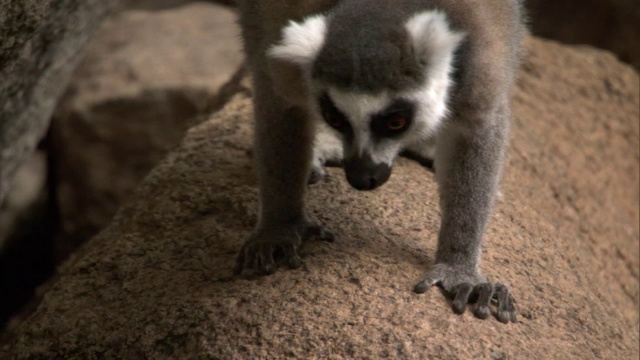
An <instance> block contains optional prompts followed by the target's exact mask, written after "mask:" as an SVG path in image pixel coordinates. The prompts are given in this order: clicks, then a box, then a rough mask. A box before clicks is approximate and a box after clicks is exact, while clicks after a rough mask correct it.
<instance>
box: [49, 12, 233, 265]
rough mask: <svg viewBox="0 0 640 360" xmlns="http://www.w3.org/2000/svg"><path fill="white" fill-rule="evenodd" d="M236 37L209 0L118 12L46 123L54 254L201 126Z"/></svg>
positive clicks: (227, 69) (105, 216) (83, 234)
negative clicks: (56, 217)
mask: <svg viewBox="0 0 640 360" xmlns="http://www.w3.org/2000/svg"><path fill="white" fill-rule="evenodd" d="M238 37H239V33H238V29H237V27H236V24H235V15H234V14H233V12H232V11H231V10H229V9H228V8H226V7H223V6H221V5H216V4H211V3H191V4H187V5H184V6H181V7H177V8H173V9H170V10H162V11H144V10H135V11H123V12H120V13H118V14H117V15H116V16H113V17H112V18H110V19H109V21H107V22H106V23H105V24H104V26H103V27H102V28H101V29H100V32H99V33H98V34H97V35H96V37H95V38H94V40H93V41H92V43H91V46H90V47H89V48H88V49H87V54H86V56H85V57H84V59H83V61H82V62H81V63H80V65H79V66H78V69H77V70H76V71H75V73H74V76H73V79H72V81H71V84H70V87H69V89H68V91H67V93H66V95H65V97H64V99H63V101H62V102H61V104H60V105H59V107H58V109H57V110H56V113H55V116H54V121H53V131H52V137H53V142H52V143H53V146H52V151H53V152H54V155H53V156H54V158H55V159H56V162H55V163H56V174H57V175H58V178H57V183H58V187H57V189H58V199H59V201H60V204H59V207H60V214H61V219H62V228H63V232H64V235H63V236H60V237H59V239H60V240H59V241H58V244H57V248H58V253H59V257H60V258H64V256H65V255H66V254H68V253H69V252H71V251H72V250H73V249H75V248H76V247H77V246H78V245H79V244H80V243H82V242H83V241H85V240H87V239H88V238H90V237H91V236H93V235H94V234H95V233H96V232H98V231H99V230H100V229H102V228H103V227H104V226H106V225H107V224H108V223H109V221H110V220H111V218H112V217H113V214H114V213H115V212H116V210H117V208H118V207H119V206H120V205H122V203H123V202H125V201H127V200H128V198H129V197H130V196H131V194H132V193H133V191H134V189H135V187H136V186H137V185H138V183H139V181H140V180H141V179H142V178H143V177H144V176H145V175H146V174H147V173H148V172H149V170H151V168H152V167H153V166H154V165H155V164H157V162H158V161H159V160H161V159H162V157H163V156H164V155H165V154H166V152H167V151H169V150H171V149H173V148H174V147H175V146H176V145H177V144H178V143H179V142H180V140H181V139H182V137H183V136H184V133H185V131H186V130H187V128H188V127H189V126H192V125H194V124H195V123H197V122H199V121H201V120H203V119H200V118H199V116H200V115H202V114H203V113H207V111H208V108H209V107H210V106H211V105H212V104H213V103H215V101H216V99H215V98H216V94H217V92H218V91H219V89H220V87H221V86H222V84H224V83H225V82H226V81H228V79H229V78H230V77H231V75H232V74H233V73H234V71H235V70H236V69H237V68H238V65H239V64H240V62H241V59H242V54H241V49H240V42H239V41H238V40H239V39H238Z"/></svg>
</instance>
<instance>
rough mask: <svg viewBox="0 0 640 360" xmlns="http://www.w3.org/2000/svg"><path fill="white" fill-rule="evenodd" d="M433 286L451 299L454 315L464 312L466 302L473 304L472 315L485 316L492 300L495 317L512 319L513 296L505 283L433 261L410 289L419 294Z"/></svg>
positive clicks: (514, 314) (510, 320)
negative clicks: (427, 270)
mask: <svg viewBox="0 0 640 360" xmlns="http://www.w3.org/2000/svg"><path fill="white" fill-rule="evenodd" d="M433 285H436V286H439V287H441V288H442V289H443V290H444V291H445V293H446V294H447V295H448V296H449V297H450V298H451V299H453V301H452V303H451V306H452V308H453V311H454V312H456V313H457V314H462V313H464V311H465V309H466V307H467V304H468V303H475V305H474V306H473V314H474V315H475V316H476V317H478V318H480V319H486V318H488V317H489V315H490V314H491V312H492V309H491V307H490V305H491V303H492V301H493V302H494V303H495V304H496V308H495V311H494V315H495V317H496V319H498V320H499V321H500V322H502V323H505V324H507V323H509V322H516V307H515V304H514V300H513V296H511V292H510V291H509V288H507V287H506V286H505V285H502V284H497V283H496V284H493V283H490V282H488V281H487V280H486V279H485V277H484V276H482V275H480V274H477V273H473V274H469V273H467V272H465V271H461V270H460V269H456V268H455V267H453V266H449V265H446V264H436V265H435V266H434V267H433V269H432V270H431V271H430V272H429V273H428V274H427V276H426V277H425V278H424V279H423V280H421V281H420V282H419V283H417V284H416V286H415V287H414V289H413V290H414V291H415V292H417V293H419V294H421V293H424V292H426V291H427V290H429V288H430V287H431V286H433Z"/></svg>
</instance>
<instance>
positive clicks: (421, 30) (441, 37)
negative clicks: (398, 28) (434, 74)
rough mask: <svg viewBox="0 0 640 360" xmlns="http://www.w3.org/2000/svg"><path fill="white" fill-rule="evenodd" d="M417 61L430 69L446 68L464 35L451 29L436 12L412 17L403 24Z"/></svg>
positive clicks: (431, 11) (442, 16)
mask: <svg viewBox="0 0 640 360" xmlns="http://www.w3.org/2000/svg"><path fill="white" fill-rule="evenodd" d="M405 27H406V29H407V31H408V32H409V35H410V36H411V39H412V41H413V47H414V50H415V52H416V56H418V58H419V60H421V61H425V62H427V64H429V65H430V66H432V67H440V66H445V67H447V66H448V65H449V63H450V62H451V59H452V56H453V52H454V51H455V49H456V47H457V46H458V45H459V44H460V42H461V41H462V39H463V38H464V36H465V34H464V33H462V32H457V31H454V30H452V29H451V27H450V26H449V22H448V21H447V17H446V15H445V14H444V13H443V12H441V11H438V10H430V11H424V12H421V13H419V14H416V15H414V16H413V17H411V19H409V21H407V23H406V24H405Z"/></svg>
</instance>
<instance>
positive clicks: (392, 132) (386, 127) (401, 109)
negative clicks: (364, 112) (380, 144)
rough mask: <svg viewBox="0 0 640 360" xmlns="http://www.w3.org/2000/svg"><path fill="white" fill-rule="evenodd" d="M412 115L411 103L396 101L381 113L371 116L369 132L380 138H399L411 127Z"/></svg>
mask: <svg viewBox="0 0 640 360" xmlns="http://www.w3.org/2000/svg"><path fill="white" fill-rule="evenodd" d="M414 115H415V105H414V104H413V103H411V102H409V101H407V100H403V99H397V100H395V101H394V102H393V103H391V105H389V106H387V107H386V108H385V109H384V110H382V111H381V112H379V113H377V114H375V115H373V116H371V132H372V133H373V135H374V136H376V137H380V138H385V137H395V136H400V135H401V134H403V133H404V132H405V131H407V129H408V128H409V127H411V123H412V122H413V117H414Z"/></svg>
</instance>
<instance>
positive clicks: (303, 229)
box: [233, 223, 335, 279]
mask: <svg viewBox="0 0 640 360" xmlns="http://www.w3.org/2000/svg"><path fill="white" fill-rule="evenodd" d="M311 238H317V239H321V240H325V241H333V240H334V238H335V237H334V235H333V234H332V233H331V232H330V231H328V230H326V229H325V228H324V227H323V226H320V225H314V224H307V223H303V224H297V225H280V226H272V227H266V228H263V229H258V230H257V231H256V232H255V233H254V234H253V235H251V236H250V237H249V239H247V241H246V242H245V243H244V244H243V245H242V248H241V249H240V252H239V253H238V256H237V258H236V263H235V265H234V268H233V271H234V273H235V274H236V275H240V276H242V277H244V278H246V279H254V278H256V277H258V276H262V275H271V274H273V273H274V272H276V269H277V268H278V266H280V265H282V264H285V265H287V266H289V268H291V269H295V268H299V267H300V266H302V259H301V258H300V256H299V255H298V248H299V247H300V245H301V244H302V242H303V241H306V240H308V239H311Z"/></svg>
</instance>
